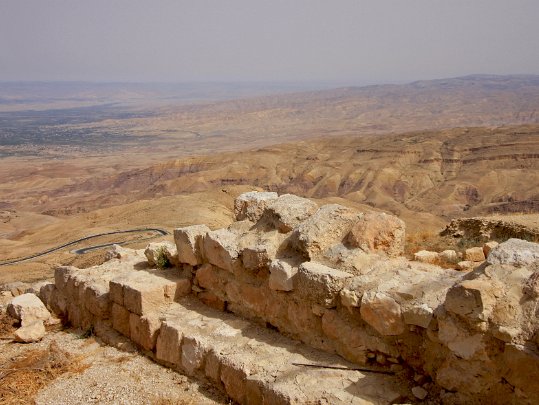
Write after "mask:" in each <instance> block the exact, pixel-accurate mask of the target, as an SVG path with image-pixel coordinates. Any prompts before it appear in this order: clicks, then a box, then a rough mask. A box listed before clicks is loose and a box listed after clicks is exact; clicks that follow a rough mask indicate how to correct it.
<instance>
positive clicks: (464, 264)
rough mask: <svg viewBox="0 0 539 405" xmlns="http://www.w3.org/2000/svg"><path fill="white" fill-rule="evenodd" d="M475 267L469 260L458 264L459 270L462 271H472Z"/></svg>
mask: <svg viewBox="0 0 539 405" xmlns="http://www.w3.org/2000/svg"><path fill="white" fill-rule="evenodd" d="M474 267H475V263H474V262H471V261H469V260H463V261H461V262H458V263H457V269H459V270H461V271H472V270H473V269H474Z"/></svg>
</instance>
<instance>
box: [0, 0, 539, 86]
mask: <svg viewBox="0 0 539 405" xmlns="http://www.w3.org/2000/svg"><path fill="white" fill-rule="evenodd" d="M471 73H494V74H510V73H532V74H539V0H443V1H438V0H391V1H390V0H368V1H367V0H265V1H264V0H191V1H186V0H176V1H173V0H151V1H150V0H0V80H89V81H297V80H306V81H316V80H329V81H351V82H358V83H373V82H400V81H407V80H415V79H429V78H441V77H452V76H459V75H466V74H471Z"/></svg>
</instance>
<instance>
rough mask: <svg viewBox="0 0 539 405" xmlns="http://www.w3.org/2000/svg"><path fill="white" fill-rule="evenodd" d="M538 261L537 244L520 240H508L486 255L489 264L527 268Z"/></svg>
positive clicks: (538, 245)
mask: <svg viewBox="0 0 539 405" xmlns="http://www.w3.org/2000/svg"><path fill="white" fill-rule="evenodd" d="M537 261H539V243H532V242H527V241H525V240H522V239H509V240H507V241H505V242H503V243H500V244H499V245H498V246H496V247H495V248H494V249H492V251H491V252H490V253H489V255H488V262H489V263H490V264H510V265H513V266H517V267H522V266H528V265H530V264H532V263H535V262H537Z"/></svg>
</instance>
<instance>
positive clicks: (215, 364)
mask: <svg viewBox="0 0 539 405" xmlns="http://www.w3.org/2000/svg"><path fill="white" fill-rule="evenodd" d="M204 374H205V375H206V377H207V378H208V379H209V380H210V381H211V382H212V383H213V384H215V385H217V386H219V385H221V362H220V359H219V356H218V355H217V354H216V353H215V351H214V350H210V351H209V352H208V353H207V354H206V361H205V364H204Z"/></svg>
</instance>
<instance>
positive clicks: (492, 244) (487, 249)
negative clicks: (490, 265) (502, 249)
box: [483, 240, 499, 257]
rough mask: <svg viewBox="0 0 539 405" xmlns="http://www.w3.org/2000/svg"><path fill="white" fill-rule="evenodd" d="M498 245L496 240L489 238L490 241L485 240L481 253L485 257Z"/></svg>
mask: <svg viewBox="0 0 539 405" xmlns="http://www.w3.org/2000/svg"><path fill="white" fill-rule="evenodd" d="M498 245H499V243H498V242H496V241H495V240H491V241H490V242H486V243H485V244H484V245H483V253H484V255H485V257H488V254H489V253H490V252H491V251H492V249H494V248H495V247H496V246H498Z"/></svg>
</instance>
